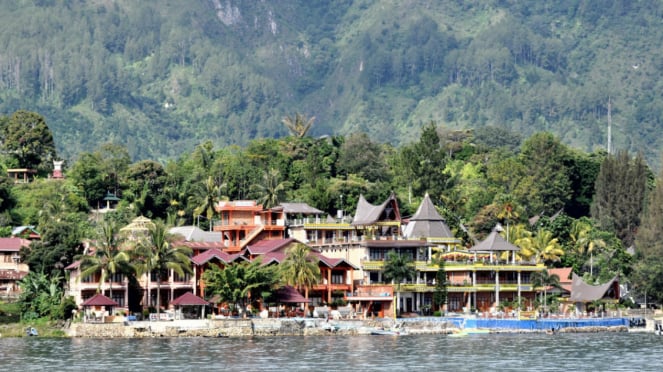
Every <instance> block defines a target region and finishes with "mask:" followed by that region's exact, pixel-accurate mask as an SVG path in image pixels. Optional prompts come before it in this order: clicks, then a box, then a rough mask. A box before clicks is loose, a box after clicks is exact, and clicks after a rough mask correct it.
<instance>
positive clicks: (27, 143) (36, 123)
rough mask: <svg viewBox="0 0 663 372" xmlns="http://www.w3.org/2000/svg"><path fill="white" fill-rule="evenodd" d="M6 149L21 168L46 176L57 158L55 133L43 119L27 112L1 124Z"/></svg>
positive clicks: (11, 117)
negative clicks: (33, 170)
mask: <svg viewBox="0 0 663 372" xmlns="http://www.w3.org/2000/svg"><path fill="white" fill-rule="evenodd" d="M0 123H2V124H4V125H2V126H1V128H0V143H2V150H3V151H5V152H6V153H8V154H10V156H12V157H13V158H14V159H16V161H17V163H18V164H17V165H18V167H19V168H28V169H36V170H37V171H38V172H39V174H40V175H46V174H47V173H48V171H49V170H50V169H52V166H53V163H52V161H53V160H54V159H55V158H56V152H55V142H54V141H53V133H51V130H50V129H49V128H48V126H47V125H46V120H45V119H44V117H43V116H41V115H39V114H37V113H34V112H29V111H25V110H19V111H16V112H15V113H13V114H12V115H11V116H10V117H9V120H7V121H6V122H0Z"/></svg>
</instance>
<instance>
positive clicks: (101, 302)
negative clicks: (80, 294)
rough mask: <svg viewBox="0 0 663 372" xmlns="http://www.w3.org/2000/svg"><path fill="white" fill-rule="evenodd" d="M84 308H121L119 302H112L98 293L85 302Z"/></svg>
mask: <svg viewBox="0 0 663 372" xmlns="http://www.w3.org/2000/svg"><path fill="white" fill-rule="evenodd" d="M83 306H120V305H119V304H118V303H117V302H115V301H113V300H111V299H110V298H108V297H106V296H104V295H102V294H101V293H97V294H96V295H94V296H92V297H90V298H88V299H87V300H86V301H85V302H83Z"/></svg>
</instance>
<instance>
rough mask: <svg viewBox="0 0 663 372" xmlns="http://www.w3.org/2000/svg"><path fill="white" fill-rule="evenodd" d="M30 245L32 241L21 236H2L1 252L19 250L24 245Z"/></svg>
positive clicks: (0, 241) (0, 239)
mask: <svg viewBox="0 0 663 372" xmlns="http://www.w3.org/2000/svg"><path fill="white" fill-rule="evenodd" d="M28 246H30V241H29V240H27V239H21V238H15V237H12V238H0V252H18V251H20V250H21V248H22V247H28Z"/></svg>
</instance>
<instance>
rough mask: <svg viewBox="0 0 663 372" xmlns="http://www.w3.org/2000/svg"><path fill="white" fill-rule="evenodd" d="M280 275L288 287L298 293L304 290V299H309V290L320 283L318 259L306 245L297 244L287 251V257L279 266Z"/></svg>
mask: <svg viewBox="0 0 663 372" xmlns="http://www.w3.org/2000/svg"><path fill="white" fill-rule="evenodd" d="M279 275H280V277H281V280H282V281H283V283H285V284H286V285H291V286H293V287H295V288H297V290H298V291H301V290H302V289H303V290H304V297H305V298H307V299H308V290H309V288H311V287H312V286H313V285H314V284H316V283H317V282H318V281H320V266H319V265H318V259H317V257H315V256H313V255H312V254H311V248H309V247H308V246H307V245H306V244H301V243H298V244H295V245H294V246H292V247H290V248H288V250H287V251H286V257H285V259H284V260H283V262H281V265H280V266H279Z"/></svg>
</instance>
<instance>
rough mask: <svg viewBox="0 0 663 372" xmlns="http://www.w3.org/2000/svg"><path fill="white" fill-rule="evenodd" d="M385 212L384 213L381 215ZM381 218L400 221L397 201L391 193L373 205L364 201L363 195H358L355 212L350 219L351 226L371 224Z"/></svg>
mask: <svg viewBox="0 0 663 372" xmlns="http://www.w3.org/2000/svg"><path fill="white" fill-rule="evenodd" d="M383 213H385V214H386V215H383ZM381 218H383V219H386V220H390V221H400V220H401V214H400V212H399V211H398V201H397V200H396V196H395V195H394V194H393V193H392V194H391V195H390V196H389V198H387V200H385V202H384V203H382V204H380V205H373V204H371V203H369V202H367V201H366V199H365V198H364V195H359V201H357V212H356V213H355V217H354V219H353V220H352V223H351V225H352V226H361V225H373V224H375V223H376V222H378V221H379V220H380V219H381Z"/></svg>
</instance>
